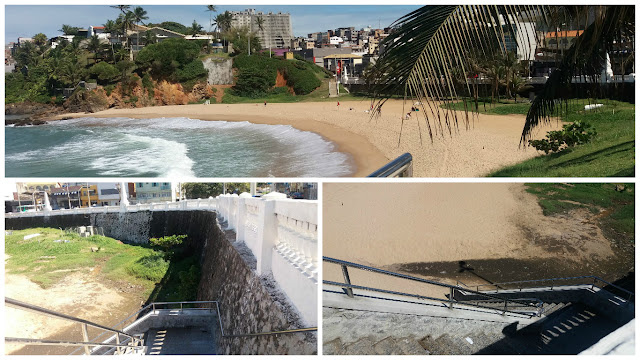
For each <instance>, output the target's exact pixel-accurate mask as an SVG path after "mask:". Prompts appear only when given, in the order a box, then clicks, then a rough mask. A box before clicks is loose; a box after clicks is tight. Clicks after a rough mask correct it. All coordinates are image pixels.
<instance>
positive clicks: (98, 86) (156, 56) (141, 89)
mask: <svg viewBox="0 0 640 360" xmlns="http://www.w3.org/2000/svg"><path fill="white" fill-rule="evenodd" d="M112 8H114V10H116V11H118V12H119V14H118V16H117V17H116V18H115V19H114V20H107V21H106V22H105V23H104V32H105V33H108V34H109V38H105V37H104V36H103V37H99V36H98V35H94V36H91V37H88V38H84V37H83V36H79V35H78V32H79V30H80V28H79V27H77V26H74V25H69V24H63V25H62V26H61V28H60V30H59V31H60V32H61V33H62V34H63V36H60V37H57V38H53V39H47V36H46V35H45V34H42V33H39V34H36V35H34V36H33V41H26V42H23V43H21V44H20V46H19V47H16V49H15V53H14V56H13V57H14V59H15V69H16V70H15V71H14V72H12V73H8V74H6V75H5V94H6V95H5V104H13V105H11V106H13V107H14V108H15V107H16V105H15V104H23V103H27V104H33V103H40V104H48V105H50V106H51V105H53V106H55V108H56V109H58V111H60V112H61V111H65V112H82V111H85V112H94V111H100V110H103V109H106V108H111V107H116V108H132V107H144V106H158V105H183V104H189V103H198V102H203V101H205V100H210V101H214V102H215V98H214V93H215V91H216V89H214V88H213V87H211V86H208V85H207V77H208V71H207V70H206V69H205V68H204V66H203V60H205V59H207V58H210V57H213V58H218V59H219V60H226V59H229V58H231V59H232V60H233V68H234V86H233V88H232V90H230V91H228V92H229V95H230V96H229V97H228V99H231V101H232V102H238V99H243V98H246V99H247V100H249V101H250V99H256V98H258V97H263V96H269V95H278V94H285V93H286V94H287V95H291V96H296V95H306V94H309V93H311V92H313V91H314V90H315V89H317V88H318V87H320V86H321V85H322V81H323V79H325V78H326V77H328V75H327V74H326V72H325V71H324V70H323V69H322V68H320V67H318V66H316V65H315V64H313V63H310V62H308V61H304V60H302V59H301V58H297V59H292V60H285V59H283V58H282V57H276V56H273V54H270V53H269V52H268V51H263V50H262V45H261V44H260V39H259V38H258V36H257V33H256V31H255V30H257V29H253V30H254V31H251V30H252V29H249V28H247V27H243V28H234V27H232V26H231V20H232V15H231V13H229V12H224V13H221V14H218V15H217V16H214V13H215V12H216V9H215V6H208V7H207V11H208V12H209V13H210V16H211V23H210V26H209V29H208V30H209V32H206V30H205V29H204V28H203V26H201V25H200V24H198V23H197V22H196V21H194V22H193V23H192V24H191V26H185V25H183V24H180V23H177V22H173V21H164V22H161V23H158V24H153V23H145V20H147V19H148V16H147V12H146V11H145V10H144V9H143V8H142V7H140V6H136V7H132V6H128V5H117V6H112ZM139 26H145V27H146V28H148V29H151V28H153V27H161V28H163V29H166V30H169V31H172V32H174V33H179V34H184V35H186V36H185V37H184V38H181V37H176V38H169V39H165V40H162V41H159V40H158V39H157V38H156V36H155V35H154V33H153V32H151V31H149V30H147V31H146V32H145V31H144V30H140V31H137V32H136V31H135V30H136V29H145V28H140V27H139ZM261 26H262V22H259V24H258V27H260V28H261ZM205 34H206V35H210V36H211V37H212V39H213V40H212V41H208V40H200V39H197V38H189V36H192V37H194V36H196V35H205ZM213 43H222V44H223V47H224V48H225V49H231V50H230V51H231V52H230V53H213V51H212V46H211V45H212V44H213ZM135 44H139V45H138V46H139V47H138V48H136V45H135ZM229 45H230V46H229ZM140 47H141V49H139V48H140ZM134 49H135V50H138V49H139V51H134ZM81 82H85V83H86V84H89V85H84V86H82V83H81ZM91 84H95V85H91ZM79 85H80V86H79ZM70 91H72V93H70ZM219 95H222V94H219ZM219 98H220V99H222V101H223V102H224V101H225V100H224V98H222V96H220V97H219ZM5 107H7V106H5ZM5 112H7V110H6V109H5Z"/></svg>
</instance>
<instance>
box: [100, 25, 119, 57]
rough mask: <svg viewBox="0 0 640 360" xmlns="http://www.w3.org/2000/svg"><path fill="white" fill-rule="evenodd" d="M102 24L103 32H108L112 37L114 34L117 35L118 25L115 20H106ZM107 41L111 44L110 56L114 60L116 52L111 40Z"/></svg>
mask: <svg viewBox="0 0 640 360" xmlns="http://www.w3.org/2000/svg"><path fill="white" fill-rule="evenodd" d="M103 26H104V32H105V33H108V34H109V38H111V37H113V36H114V35H115V36H119V35H118V25H117V24H116V22H115V21H113V20H107V22H106V23H104V24H103ZM109 43H110V44H111V56H112V57H113V61H114V62H115V59H116V52H115V49H114V48H113V42H112V41H111V40H109Z"/></svg>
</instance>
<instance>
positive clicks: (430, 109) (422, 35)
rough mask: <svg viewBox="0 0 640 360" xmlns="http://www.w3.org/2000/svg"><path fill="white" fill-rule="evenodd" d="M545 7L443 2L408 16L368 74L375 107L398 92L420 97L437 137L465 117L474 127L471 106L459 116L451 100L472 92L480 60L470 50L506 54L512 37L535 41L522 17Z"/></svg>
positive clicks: (383, 45)
mask: <svg viewBox="0 0 640 360" xmlns="http://www.w3.org/2000/svg"><path fill="white" fill-rule="evenodd" d="M542 11H543V8H542V7H538V6H528V5H504V6H498V5H483V6H479V5H438V6H425V7H422V8H420V9H417V10H415V11H413V12H411V13H409V14H407V15H405V16H403V17H402V18H400V19H398V20H397V21H396V22H395V23H394V24H393V25H392V32H391V34H390V35H389V36H388V37H387V38H386V39H385V40H384V41H383V42H382V43H381V44H380V47H381V49H382V50H381V51H382V55H380V57H379V59H378V61H377V62H376V64H375V66H374V68H373V71H372V72H371V73H370V74H371V75H370V77H369V78H368V79H367V84H368V86H369V91H370V94H371V95H372V97H373V99H374V104H373V105H374V108H375V109H376V110H379V109H380V108H381V107H382V106H383V105H384V103H385V102H386V101H387V100H388V99H389V98H390V97H392V96H394V95H404V96H405V98H407V99H411V100H412V101H416V102H417V103H418V106H420V107H421V108H422V111H421V113H422V115H423V116H424V121H425V123H426V129H427V131H428V133H429V136H430V138H432V139H433V136H434V135H444V134H445V133H449V134H452V132H453V131H454V130H456V129H457V128H458V125H459V123H460V122H461V121H462V122H464V124H465V127H468V126H469V122H470V121H469V114H468V112H469V111H465V116H464V119H458V113H457V112H456V111H453V110H452V109H453V107H452V106H449V105H451V104H452V103H453V102H454V101H458V100H460V99H461V98H462V97H463V96H471V94H472V87H473V83H472V80H469V78H468V77H467V76H466V75H467V74H469V73H470V72H472V71H473V69H474V67H475V64H474V61H473V59H471V57H470V56H469V54H470V53H472V52H479V53H482V54H495V53H501V54H504V53H505V52H506V51H507V39H509V38H510V39H512V40H515V39H517V38H518V37H519V38H518V39H519V41H523V42H527V41H529V39H530V38H531V37H528V36H526V31H531V30H530V29H529V30H527V29H526V28H525V27H524V26H523V23H522V21H521V19H526V18H527V17H532V16H536V14H538V13H541V12H542ZM456 74H464V76H463V80H462V84H463V86H462V87H460V86H456V84H460V79H459V78H456ZM458 77H459V76H458ZM442 103H444V104H445V105H446V106H444V108H443V107H440V105H441V104H442ZM465 105H466V103H465ZM476 108H477V102H476ZM373 113H374V114H375V113H378V111H374V112H373Z"/></svg>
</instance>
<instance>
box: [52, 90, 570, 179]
mask: <svg viewBox="0 0 640 360" xmlns="http://www.w3.org/2000/svg"><path fill="white" fill-rule="evenodd" d="M409 105H410V104H409ZM368 109H369V102H368V101H366V100H361V101H354V100H350V101H342V102H341V103H340V106H337V102H335V103H334V102H300V103H273V104H270V103H269V104H267V106H266V107H265V106H264V105H263V104H262V103H259V104H256V103H249V104H211V105H202V104H194V105H167V106H152V107H144V108H134V109H108V110H104V111H99V112H95V113H68V114H60V115H57V116H55V117H53V119H52V120H60V119H62V118H69V117H71V118H78V117H97V118H112V117H129V118H154V117H187V118H191V119H199V120H203V121H230V122H232V121H233V122H238V121H247V122H250V123H253V124H267V125H289V126H292V127H293V128H295V129H297V130H301V131H311V132H314V133H316V134H318V135H320V136H322V137H323V138H325V139H327V140H329V141H331V142H333V143H334V144H335V145H336V147H337V149H336V150H337V151H339V152H342V153H346V154H348V155H350V158H351V160H352V166H354V167H355V169H354V171H353V173H352V175H351V176H353V177H364V176H367V175H368V174H370V173H371V172H373V171H375V170H377V169H378V168H380V167H381V166H383V165H385V164H386V163H388V162H389V161H390V160H392V159H395V158H396V157H398V156H399V155H401V154H403V153H405V152H409V153H411V154H412V156H413V168H414V177H482V176H486V175H487V174H489V173H490V172H491V171H495V170H498V169H500V168H502V167H505V166H508V165H513V164H516V163H519V162H522V161H524V160H526V159H529V158H532V157H535V156H537V155H539V154H538V153H537V152H536V150H535V149H532V148H530V147H524V148H522V147H519V141H520V133H521V131H522V128H523V125H524V119H525V117H524V116H523V115H485V114H480V115H477V117H474V119H473V120H470V123H469V126H468V128H467V127H465V124H464V122H462V121H461V124H460V125H459V128H458V129H455V128H452V133H451V134H449V132H448V131H447V130H446V129H445V130H444V133H442V132H440V133H436V134H434V136H433V138H430V137H429V134H428V132H427V130H426V125H425V121H424V118H423V117H422V114H420V113H417V116H415V117H413V118H412V119H409V120H402V118H401V114H403V113H404V109H403V101H402V100H389V101H388V102H387V103H386V104H385V105H384V109H383V111H382V115H381V116H380V117H379V118H373V119H372V118H371V117H370V116H369V114H368V113H367V112H366V110H368ZM429 115H430V114H429ZM458 116H459V118H460V119H464V114H463V113H460V112H458ZM559 127H561V124H559V123H555V124H551V126H542V127H540V128H539V129H537V132H536V134H535V136H534V138H541V137H543V136H544V134H545V133H546V132H547V131H549V130H553V129H557V128H559ZM432 128H433V129H434V131H436V130H437V128H436V127H433V126H432Z"/></svg>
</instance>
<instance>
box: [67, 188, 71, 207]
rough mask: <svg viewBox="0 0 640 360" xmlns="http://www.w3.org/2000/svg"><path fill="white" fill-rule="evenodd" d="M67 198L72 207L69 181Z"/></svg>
mask: <svg viewBox="0 0 640 360" xmlns="http://www.w3.org/2000/svg"><path fill="white" fill-rule="evenodd" d="M67 199H68V200H69V209H71V191H70V190H69V183H67Z"/></svg>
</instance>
